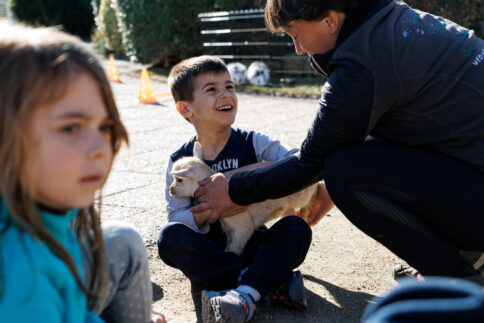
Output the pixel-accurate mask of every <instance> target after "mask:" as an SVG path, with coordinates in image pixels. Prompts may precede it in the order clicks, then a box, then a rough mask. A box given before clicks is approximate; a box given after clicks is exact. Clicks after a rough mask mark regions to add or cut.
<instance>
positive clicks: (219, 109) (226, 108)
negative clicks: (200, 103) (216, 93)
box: [217, 105, 232, 111]
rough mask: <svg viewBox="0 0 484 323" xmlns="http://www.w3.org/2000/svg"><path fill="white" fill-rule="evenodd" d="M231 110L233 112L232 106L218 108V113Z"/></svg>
mask: <svg viewBox="0 0 484 323" xmlns="http://www.w3.org/2000/svg"><path fill="white" fill-rule="evenodd" d="M230 110H232V106H231V105H223V106H221V107H218V108H217V111H230Z"/></svg>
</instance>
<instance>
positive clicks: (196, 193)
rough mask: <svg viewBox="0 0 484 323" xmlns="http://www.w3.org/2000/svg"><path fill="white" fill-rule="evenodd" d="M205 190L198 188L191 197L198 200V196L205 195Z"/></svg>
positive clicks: (201, 187)
mask: <svg viewBox="0 0 484 323" xmlns="http://www.w3.org/2000/svg"><path fill="white" fill-rule="evenodd" d="M206 191H207V189H206V188H205V187H203V186H200V187H199V188H197V190H196V191H195V192H194V193H193V196H194V197H195V198H196V199H198V198H199V197H200V196H202V195H205V193H206ZM198 202H202V201H200V200H198Z"/></svg>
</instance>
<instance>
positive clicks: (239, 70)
mask: <svg viewBox="0 0 484 323" xmlns="http://www.w3.org/2000/svg"><path fill="white" fill-rule="evenodd" d="M227 69H228V70H229V74H230V78H231V79H232V81H233V82H234V83H235V84H236V85H239V84H244V83H245V82H247V67H245V65H244V64H242V63H238V62H237V63H230V64H227Z"/></svg>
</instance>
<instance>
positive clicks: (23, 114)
mask: <svg viewBox="0 0 484 323" xmlns="http://www.w3.org/2000/svg"><path fill="white" fill-rule="evenodd" d="M80 73H88V74H90V75H91V76H92V77H93V78H94V79H95V80H96V82H97V85H98V86H99V89H100V90H101V95H102V98H103V100H104V104H105V106H106V111H107V114H108V115H109V117H110V118H111V119H112V120H113V122H114V127H113V132H112V142H111V144H112V149H113V154H114V155H115V154H116V153H117V152H118V150H119V148H120V146H121V144H122V143H123V142H125V143H127V142H128V134H127V132H126V129H125V128H124V126H123V124H122V123H121V121H120V118H119V114H118V110H117V107H116V103H115V101H114V97H113V94H112V91H111V87H110V85H109V82H108V80H107V79H106V76H105V73H104V71H103V69H102V67H101V66H100V64H99V62H98V60H97V59H96V58H95V56H94V54H93V53H92V51H91V50H90V49H89V48H88V47H87V45H85V44H84V43H82V42H81V41H80V40H79V39H77V38H75V37H73V36H69V35H67V34H65V33H63V32H60V31H58V30H55V29H53V28H30V27H26V26H23V25H20V24H14V23H10V22H7V21H5V20H3V21H2V20H0V195H1V196H0V198H1V199H3V201H4V203H6V205H7V208H8V210H9V212H10V215H11V218H12V219H13V220H14V221H15V222H16V223H17V224H18V225H19V226H20V227H21V228H22V229H23V230H25V231H27V232H29V233H30V234H32V235H33V236H35V237H37V238H38V239H39V240H41V241H43V242H44V243H45V244H46V245H47V246H48V247H49V248H50V250H51V251H52V252H53V253H54V254H56V255H57V256H58V257H59V258H60V259H62V260H63V261H64V262H65V263H66V264H67V266H68V267H69V269H70V271H71V272H72V274H73V275H74V277H75V279H76V281H77V283H78V284H79V286H80V288H81V289H82V290H83V291H84V292H85V293H86V295H87V296H88V297H89V300H90V303H91V304H93V302H94V301H95V298H96V295H98V294H99V293H100V292H101V290H102V288H103V283H104V279H103V277H104V274H103V271H104V270H105V269H104V266H105V265H104V261H105V260H104V244H103V239H102V234H101V225H100V216H99V214H98V213H97V212H96V211H95V209H94V206H90V207H88V208H86V209H81V210H79V214H78V215H77V217H76V221H77V222H76V226H75V229H74V232H75V234H76V235H77V237H78V238H79V239H80V241H81V247H83V252H84V253H86V255H87V259H90V266H91V275H90V276H91V280H90V282H89V284H88V286H85V285H84V283H83V281H82V279H81V277H79V274H78V272H77V270H76V267H75V264H74V262H73V259H72V257H71V256H70V254H69V253H68V252H67V251H66V250H65V248H64V247H63V246H62V245H61V244H60V243H59V242H58V241H57V240H56V239H55V238H54V237H53V236H52V235H51V234H50V233H49V232H47V230H46V229H45V228H44V227H43V225H42V220H41V218H40V215H39V212H38V205H37V204H36V202H35V201H34V200H33V198H32V193H31V192H32V189H31V185H30V184H29V183H28V182H29V181H28V179H27V180H23V179H22V167H23V165H24V161H25V156H26V154H28V151H27V149H28V147H27V145H26V141H25V136H24V133H25V132H26V127H27V125H28V121H29V118H30V116H31V115H32V112H33V111H34V110H35V108H36V107H38V106H40V105H41V104H45V103H49V102H54V101H56V100H58V99H59V98H61V97H62V96H63V95H64V93H65V91H66V88H67V85H68V83H69V81H71V80H73V79H74V78H75V77H76V75H79V74H80ZM100 200H101V199H100V198H99V201H100ZM100 204H101V203H100V202H99V206H100ZM83 241H87V243H83ZM84 244H85V245H84ZM0 265H1V264H0ZM0 269H1V268H0Z"/></svg>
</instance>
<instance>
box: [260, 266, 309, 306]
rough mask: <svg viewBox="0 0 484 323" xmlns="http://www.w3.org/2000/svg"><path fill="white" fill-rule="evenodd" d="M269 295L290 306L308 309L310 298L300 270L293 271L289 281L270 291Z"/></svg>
mask: <svg viewBox="0 0 484 323" xmlns="http://www.w3.org/2000/svg"><path fill="white" fill-rule="evenodd" d="M269 297H270V298H272V299H273V300H275V301H278V302H281V303H283V304H285V305H286V306H288V307H290V308H294V309H300V310H302V309H306V308H307V307H308V300H307V298H306V289H305V288H304V280H303V277H302V274H301V272H300V271H299V270H298V271H294V272H292V273H291V276H290V277H289V279H288V280H287V281H285V282H283V283H282V284H280V285H279V286H278V287H277V288H276V289H275V290H274V291H272V292H269Z"/></svg>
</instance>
